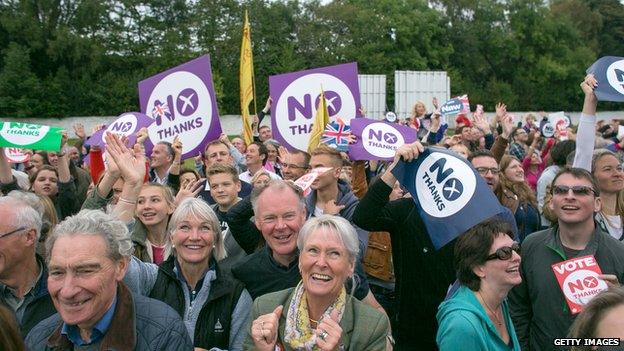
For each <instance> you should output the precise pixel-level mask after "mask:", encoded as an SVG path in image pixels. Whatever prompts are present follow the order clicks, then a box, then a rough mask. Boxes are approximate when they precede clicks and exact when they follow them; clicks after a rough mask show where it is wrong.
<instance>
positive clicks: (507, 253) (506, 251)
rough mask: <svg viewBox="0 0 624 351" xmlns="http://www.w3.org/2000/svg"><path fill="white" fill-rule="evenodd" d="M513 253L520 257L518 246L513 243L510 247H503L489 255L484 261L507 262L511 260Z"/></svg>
mask: <svg viewBox="0 0 624 351" xmlns="http://www.w3.org/2000/svg"><path fill="white" fill-rule="evenodd" d="M514 251H515V252H516V253H517V254H518V255H520V244H518V243H513V244H512V245H511V246H503V247H501V248H500V249H498V250H496V252H494V253H493V254H491V255H489V256H488V257H487V259H486V261H491V260H501V261H507V260H508V259H510V258H511V256H513V252H514Z"/></svg>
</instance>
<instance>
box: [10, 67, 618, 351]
mask: <svg viewBox="0 0 624 351" xmlns="http://www.w3.org/2000/svg"><path fill="white" fill-rule="evenodd" d="M596 84H597V82H596V80H595V79H594V77H593V76H591V75H589V76H587V77H586V78H585V80H584V81H583V82H582V83H581V89H582V90H583V92H584V94H585V101H584V105H583V113H582V116H581V119H580V122H579V124H578V126H570V128H568V129H567V130H566V131H565V133H563V131H558V132H557V133H555V135H554V136H553V137H551V138H547V137H544V136H542V135H541V134H540V123H539V121H538V119H539V117H536V114H527V115H526V116H525V117H524V118H523V121H514V119H513V116H511V115H510V114H509V113H507V107H506V106H505V105H504V104H502V103H500V104H498V105H497V106H496V107H495V111H496V114H495V117H494V118H493V119H492V120H491V121H487V120H486V118H485V117H484V116H483V115H482V114H481V113H475V114H474V115H471V116H468V115H465V114H460V115H459V116H458V117H457V120H456V128H455V129H454V131H453V132H452V133H451V132H450V131H449V130H448V129H447V128H446V126H445V124H444V123H443V121H442V116H441V114H440V112H439V110H438V109H437V101H434V106H436V110H434V111H433V112H431V113H428V112H427V111H426V107H425V104H424V103H422V102H418V103H416V105H415V107H414V111H413V115H412V116H411V117H410V118H408V119H406V120H399V121H397V122H396V123H401V124H404V125H407V126H410V127H412V128H413V129H414V132H415V133H416V134H417V136H418V141H416V142H414V143H411V144H405V145H402V146H400V147H398V148H397V150H396V153H395V157H394V160H393V161H387V162H382V161H376V160H369V161H362V160H358V161H353V160H350V159H349V155H348V153H346V152H339V151H337V150H336V149H335V148H332V147H330V146H328V145H325V144H320V145H319V146H318V147H316V148H314V149H313V150H312V151H311V152H310V153H308V152H305V151H300V150H287V149H286V148H284V147H283V146H281V145H280V144H279V142H277V141H276V140H274V139H273V138H272V133H271V129H270V127H268V126H267V125H262V124H261V122H262V119H263V117H264V115H265V114H268V113H269V110H270V108H271V101H268V102H267V105H266V106H265V108H264V109H263V110H262V112H261V113H259V116H258V117H257V118H256V119H255V121H254V125H253V128H254V131H255V135H254V141H253V142H252V143H250V144H246V143H245V142H244V141H243V139H242V138H240V137H234V138H232V139H230V138H229V137H228V136H226V135H221V137H220V138H218V139H217V140H213V141H210V142H209V143H208V144H207V145H206V146H205V148H204V152H203V153H202V154H201V155H199V156H197V157H196V158H195V159H194V160H192V161H188V162H183V160H182V157H181V156H182V150H183V144H182V142H181V141H180V140H179V139H178V138H176V139H175V140H174V141H173V142H172V143H169V142H159V143H156V144H155V145H154V147H153V149H152V151H151V154H150V155H145V147H144V142H145V140H146V137H147V133H146V131H145V130H141V131H140V132H138V134H137V138H136V140H137V142H136V144H134V145H128V142H127V138H125V137H120V136H118V135H115V134H107V135H106V136H105V139H106V148H105V150H103V149H102V148H100V147H97V146H91V147H88V146H85V145H86V144H85V142H86V141H87V139H88V136H87V133H85V130H84V128H83V127H82V126H81V125H76V126H74V133H75V136H76V138H75V140H76V141H75V142H72V145H69V144H70V139H69V134H68V133H67V132H64V133H63V137H62V142H61V144H62V145H61V151H60V152H52V151H47V152H46V151H40V150H26V151H25V152H27V153H29V154H30V159H29V161H27V162H24V163H17V164H14V163H10V162H9V161H8V159H7V157H6V156H5V154H4V152H3V150H0V191H1V192H2V196H0V217H1V218H3V221H0V326H2V327H1V328H0V349H2V350H111V349H114V350H196V351H197V350H327V351H329V350H332V351H333V350H357V351H359V350H391V349H395V350H436V349H440V350H458V349H465V350H553V349H558V348H559V347H560V346H559V345H558V344H556V343H555V342H554V341H555V340H557V339H560V338H568V337H570V338H615V339H618V340H620V339H622V340H624V315H623V313H624V310H623V309H624V288H621V287H620V282H621V281H623V280H624V244H623V243H622V240H623V239H624V221H623V219H624V170H623V168H622V159H621V154H622V153H623V152H624V145H623V144H624V138H623V137H621V136H619V137H620V138H621V139H618V135H617V130H618V126H619V125H620V122H619V121H611V122H605V121H597V119H596V105H597V100H596V96H595V95H594V92H593V90H594V88H595V87H596ZM94 132H95V131H94ZM564 134H565V135H564ZM429 147H431V148H435V147H438V148H447V149H449V150H452V151H453V152H455V155H456V157H458V158H462V159H463V160H464V161H465V162H466V163H467V164H469V165H471V166H472V168H474V171H475V174H478V175H479V176H481V178H482V179H483V181H484V182H485V184H487V186H488V187H489V190H487V191H491V192H492V193H493V194H494V195H495V198H496V199H497V200H498V201H499V202H500V204H501V205H502V208H503V211H502V212H501V213H499V214H498V215H496V216H494V217H492V218H489V219H487V220H485V221H483V222H481V223H479V224H477V225H475V226H474V227H472V228H471V229H470V230H468V231H467V232H465V233H463V234H461V235H460V236H458V237H457V238H455V239H454V240H453V241H451V242H450V243H449V244H446V245H444V246H443V247H442V248H439V249H436V248H435V247H434V245H433V243H432V239H431V236H432V235H436V233H429V232H428V231H427V227H426V225H425V221H426V220H427V219H426V218H423V217H422V216H421V215H420V212H419V211H418V208H417V205H416V203H415V201H414V199H413V198H412V195H411V194H410V193H409V192H408V191H407V190H406V188H405V187H404V186H403V185H402V184H400V183H399V181H398V180H397V178H396V177H395V175H394V174H393V172H392V171H393V170H394V169H395V167H396V166H397V165H398V164H399V162H412V161H414V160H415V159H417V158H418V156H419V155H420V153H422V152H423V151H424V150H425V148H429ZM193 161H194V162H193ZM321 168H322V169H324V170H326V171H324V172H322V173H320V174H318V176H317V178H316V179H315V180H314V182H313V183H312V184H311V185H310V188H309V189H301V188H300V187H299V186H297V185H295V183H294V181H296V180H297V179H299V178H301V177H302V176H303V175H305V174H306V173H308V172H309V171H310V170H313V169H321ZM588 255H592V256H593V258H594V259H595V261H596V263H597V264H598V265H599V267H600V269H601V272H602V274H601V275H599V278H600V279H601V280H602V281H604V282H605V283H606V285H607V286H608V289H606V290H605V291H603V292H601V293H600V294H598V295H597V296H596V297H595V298H593V299H592V300H591V301H590V302H589V303H587V304H586V305H585V306H584V307H583V310H582V312H580V314H577V313H576V312H574V311H571V310H570V308H569V306H568V304H567V303H566V298H565V296H564V293H563V292H562V289H561V288H560V286H559V283H558V281H557V277H556V276H555V274H554V273H553V269H552V268H551V267H552V266H553V265H554V264H557V263H559V262H562V261H566V260H569V259H572V258H575V257H584V256H588ZM561 347H563V349H566V347H565V346H561ZM575 347H579V346H578V345H576V346H575ZM568 349H569V347H568ZM580 349H583V348H582V347H581V348H580Z"/></svg>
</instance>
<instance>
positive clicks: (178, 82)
mask: <svg viewBox="0 0 624 351" xmlns="http://www.w3.org/2000/svg"><path fill="white" fill-rule="evenodd" d="M139 99H140V101H141V112H142V113H144V114H146V115H148V116H150V117H152V118H153V119H154V121H155V122H154V123H152V124H151V125H150V126H149V128H147V131H148V134H149V139H150V141H151V142H152V143H153V144H156V143H158V142H159V141H168V142H173V139H174V138H175V137H176V136H179V138H180V141H181V142H182V145H183V149H182V158H183V159H185V158H190V157H195V156H197V154H198V153H199V152H203V151H204V146H205V145H206V144H208V142H210V141H212V140H216V139H218V138H219V136H220V135H221V124H220V122H219V113H218V112H219V111H218V108H217V100H216V97H215V92H214V87H213V84H212V73H211V68H210V57H209V56H208V55H204V56H201V57H199V58H197V59H195V60H192V61H189V62H187V63H185V64H182V65H180V66H177V67H174V68H172V69H169V70H167V71H165V72H162V73H159V74H157V75H155V76H153V77H150V78H148V79H145V80H143V81H141V82H139Z"/></svg>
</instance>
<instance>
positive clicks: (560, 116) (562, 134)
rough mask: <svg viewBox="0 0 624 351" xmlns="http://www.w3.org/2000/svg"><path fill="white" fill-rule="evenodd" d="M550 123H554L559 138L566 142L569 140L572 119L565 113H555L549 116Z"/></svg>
mask: <svg viewBox="0 0 624 351" xmlns="http://www.w3.org/2000/svg"><path fill="white" fill-rule="evenodd" d="M548 119H549V120H550V123H552V125H553V127H554V128H555V131H558V132H559V138H560V139H562V140H565V139H567V138H568V130H567V128H568V127H569V126H570V118H569V117H568V116H566V115H565V114H564V113H563V111H559V112H553V113H550V114H549V115H548Z"/></svg>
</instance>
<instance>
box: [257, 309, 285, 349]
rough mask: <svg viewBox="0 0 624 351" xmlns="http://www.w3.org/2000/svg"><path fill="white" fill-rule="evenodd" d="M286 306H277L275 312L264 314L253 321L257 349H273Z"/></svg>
mask: <svg viewBox="0 0 624 351" xmlns="http://www.w3.org/2000/svg"><path fill="white" fill-rule="evenodd" d="M283 309H284V306H282V305H279V306H277V307H275V309H274V310H273V312H271V313H267V314H263V315H262V316H260V317H258V318H256V320H254V321H253V322H252V323H251V337H252V338H253V341H254V345H255V346H256V349H257V350H262V351H263V350H267V351H273V349H275V343H276V342H277V330H278V327H279V319H280V316H281V315H282V310H283Z"/></svg>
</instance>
